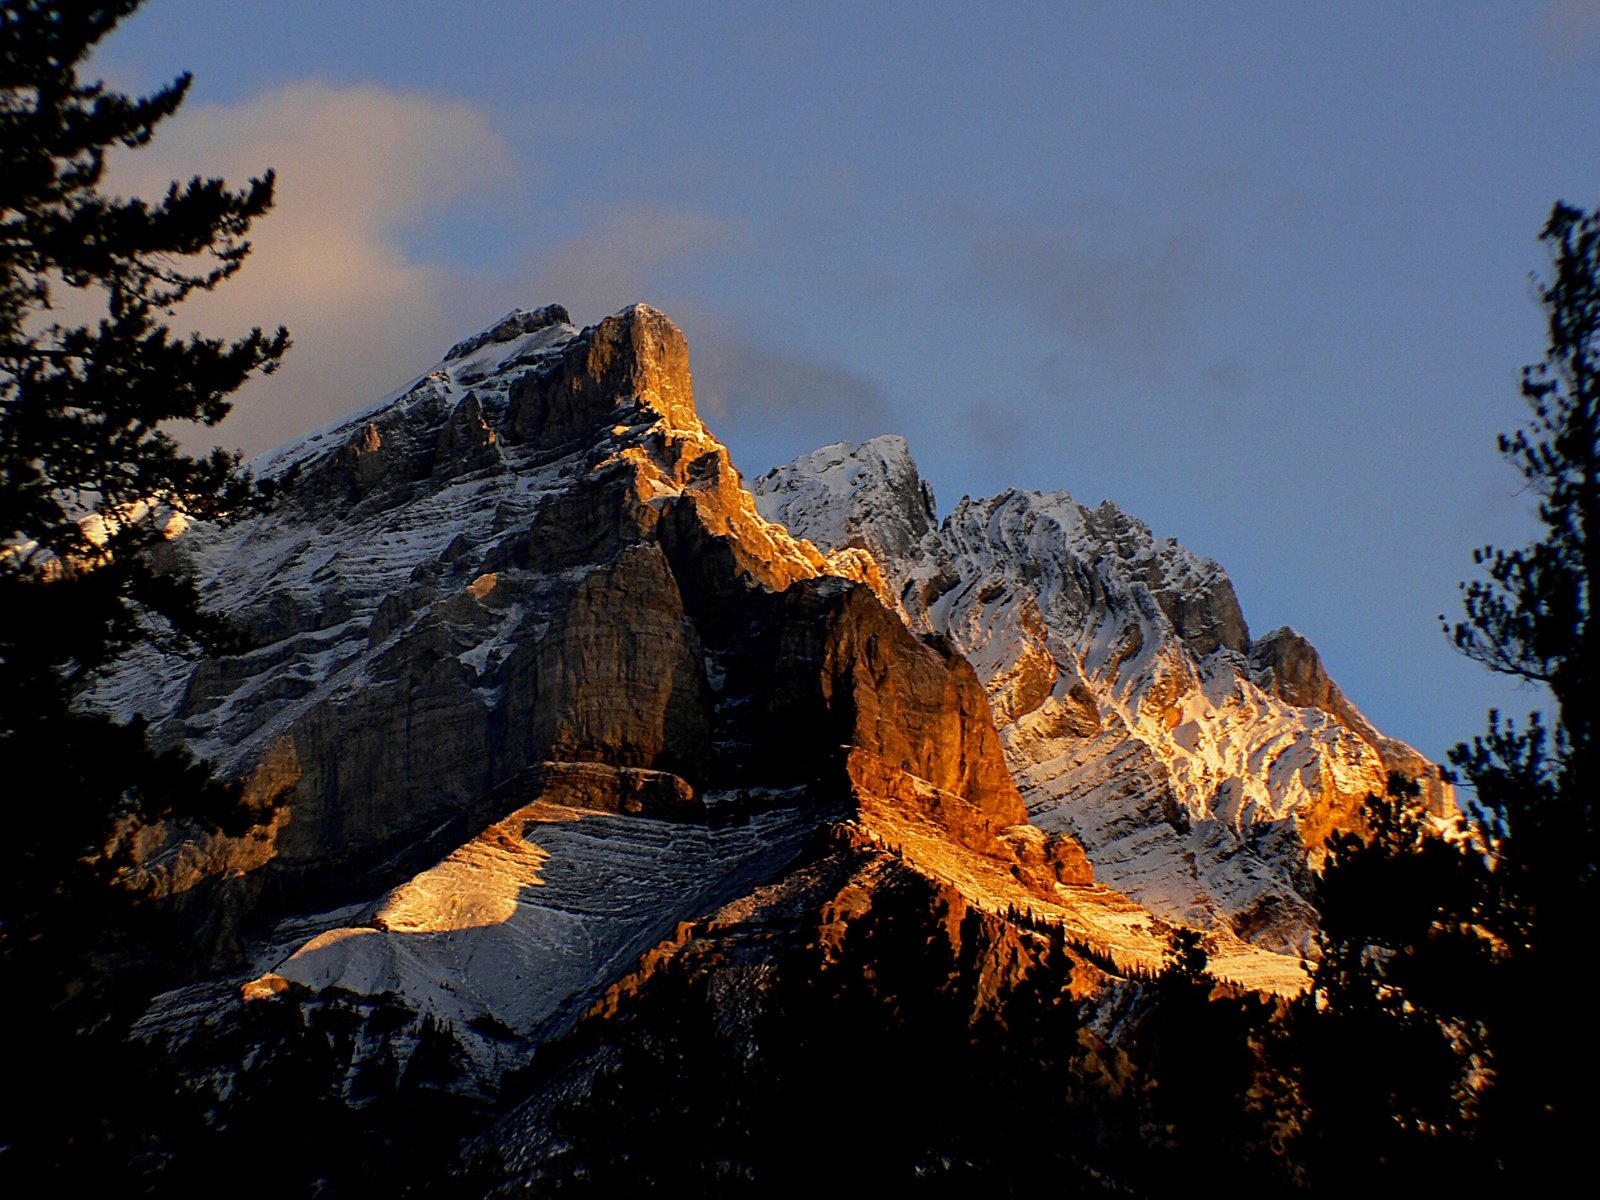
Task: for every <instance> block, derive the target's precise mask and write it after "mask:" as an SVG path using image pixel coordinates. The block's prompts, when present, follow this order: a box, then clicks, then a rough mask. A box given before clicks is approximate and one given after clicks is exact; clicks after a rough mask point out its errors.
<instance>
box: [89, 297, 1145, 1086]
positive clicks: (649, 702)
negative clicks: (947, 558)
mask: <svg viewBox="0 0 1600 1200" xmlns="http://www.w3.org/2000/svg"><path fill="white" fill-rule="evenodd" d="M255 467H256V470H257V471H258V472H259V473H260V474H261V475H262V476H264V477H265V478H267V479H271V480H276V481H279V483H280V484H281V485H282V493H281V496H280V498H279V500H278V501H277V502H276V504H275V506H274V507H273V509H272V510H271V511H270V512H268V513H266V514H264V515H262V516H260V517H258V518H254V519H252V520H250V521H247V522H244V523H242V524H239V525H236V526H233V527H231V528H228V529H226V530H219V529H216V528H213V527H209V526H207V525H205V524H204V523H202V522H195V523H193V524H192V526H191V527H190V528H189V529H188V530H187V531H186V532H185V533H184V535H183V536H182V537H181V538H179V539H177V540H176V541H175V542H173V543H172V545H173V547H174V550H173V553H175V554H178V555H181V556H183V557H184V558H185V559H187V562H188V565H189V566H190V567H191V569H193V570H194V571H195V572H196V573H197V574H198V576H199V577H200V578H201V579H203V580H206V581H207V582H206V585H205V595H206V599H207V601H208V603H209V604H211V605H213V606H215V607H216V608H218V609H220V610H223V611H226V612H228V613H230V614H232V615H233V616H234V617H235V619H236V620H237V621H238V622H239V623H240V624H241V625H242V626H243V628H244V629H245V630H246V631H247V632H248V633H249V634H250V635H252V636H253V638H254V639H255V641H256V643H257V645H256V648H255V649H254V650H252V651H251V652H250V653H248V654H244V655H239V656H235V657H229V658H223V659H217V660H210V661H205V662H201V663H198V664H195V663H190V662H185V661H182V660H178V659H158V658H155V657H153V656H152V657H146V658H143V659H140V660H138V661H135V662H131V663H129V664H127V666H126V668H125V669H124V670H122V671H121V672H120V673H119V674H118V675H117V676H116V677H115V678H113V679H112V680H111V681H109V682H108V684H107V685H106V686H105V688H104V689H103V690H102V692H101V694H100V697H99V698H100V702H101V703H103V704H105V705H106V706H108V707H111V708H114V709H116V710H118V711H121V712H124V713H132V712H140V713H143V714H146V715H147V716H149V717H150V718H151V719H152V721H153V722H154V723H155V724H156V726H157V727H158V731H159V734H160V736H163V737H167V738H173V739H176V738H178V737H183V738H186V739H187V740H189V741H190V743H191V744H192V745H193V746H194V747H195V748H196V750H197V751H198V752H200V753H201V754H203V755H205V756H207V757H209V758H211V759H213V760H214V761H215V762H217V763H218V764H219V765H220V766H221V768H222V769H223V770H224V771H225V772H231V773H234V774H237V775H242V776H245V777H247V778H250V779H252V781H253V782H252V785H251V786H252V787H253V788H254V789H255V790H256V791H257V792H259V793H261V794H262V797H263V800H262V804H263V806H264V810H266V809H271V806H272V804H273V803H276V805H277V808H276V809H273V810H272V813H271V820H270V823H264V824H263V826H262V828H261V829H260V830H258V831H256V833H255V834H254V835H253V840H251V841H250V843H249V845H248V847H247V848H246V849H248V853H245V852H244V851H243V850H241V849H240V848H238V847H237V846H235V845H234V844H233V843H231V842H227V841H226V840H223V841H222V842H220V843H219V842H218V841H217V839H215V838H211V839H207V838H204V837H200V838H196V837H193V836H188V835H186V833H185V831H183V830H172V829H165V830H147V831H143V833H142V834H141V847H142V848H143V849H144V850H145V852H146V858H145V867H146V873H147V876H148V878H149V879H150V880H151V881H152V883H153V884H154V885H155V886H156V887H157V890H158V891H164V892H165V893H167V894H169V895H176V894H180V893H181V894H183V895H186V896H189V897H190V900H189V903H191V904H193V905H194V906H195V907H197V908H208V909H210V910H212V911H217V912H223V913H226V914H227V918H226V924H227V929H226V930H221V931H216V932H217V936H216V938H215V941H216V944H218V945H223V946H232V947H237V946H241V945H242V946H244V953H245V955H246V957H248V958H249V959H250V961H251V968H250V970H249V971H247V972H246V976H245V977H246V979H247V980H248V981H249V982H248V987H247V989H246V993H245V994H246V995H248V996H250V997H252V998H258V999H259V998H271V997H279V996H283V995H289V994H294V995H303V994H305V993H304V989H310V990H311V991H312V992H315V991H318V990H321V989H325V988H330V987H331V988H339V989H343V990H344V991H347V992H354V993H356V994H359V995H374V996H375V995H382V994H385V993H393V994H395V995H397V996H398V997H400V999H401V1000H402V1002H403V1003H405V1004H406V1005H408V1006H409V1007H411V1008H412V1009H413V1010H414V1011H417V1012H426V1013H428V1014H430V1015H433V1016H435V1017H437V1018H439V1019H442V1020H446V1021H449V1022H450V1023H451V1024H452V1026H453V1027H454V1028H456V1029H457V1031H458V1033H459V1034H460V1035H461V1036H462V1037H464V1038H465V1039H466V1040H467V1041H468V1042H469V1049H470V1050H471V1053H472V1054H473V1055H474V1058H475V1062H476V1064H477V1066H478V1067H479V1068H480V1069H481V1070H482V1071H483V1072H485V1073H486V1075H487V1076H489V1077H492V1076H493V1075H494V1074H495V1073H496V1072H498V1071H501V1070H503V1069H506V1068H508V1067H510V1066H514V1065H516V1062H517V1056H518V1055H519V1054H521V1055H525V1054H526V1052H527V1050H528V1047H529V1046H531V1045H532V1044H535V1043H537V1042H539V1041H541V1040H544V1039H547V1038H548V1037H551V1036H555V1035H557V1034H558V1033H559V1032H561V1030H562V1029H564V1028H565V1027H566V1026H567V1025H568V1024H570V1023H571V1021H573V1020H575V1019H576V1017H577V1016H578V1015H579V1014H580V1013H581V1012H582V1010H583V1008H584V1006H585V1005H586V1004H588V1003H590V1002H592V1001H593V999H594V998H595V997H596V996H597V995H598V994H599V992H600V990H601V989H603V988H604V987H606V986H608V985H609V984H610V983H611V982H612V981H614V980H615V979H616V978H617V977H618V976H619V975H620V974H621V973H622V972H623V971H625V970H627V969H628V967H629V966H630V964H631V963H632V961H633V960H634V959H636V958H637V957H638V956H639V954H641V953H642V952H643V951H644V950H645V949H647V948H648V947H650V946H651V945H653V944H655V943H656V942H657V941H659V940H660V939H662V938H664V937H666V936H668V935H669V934H670V933H671V932H672V930H673V929H674V928H675V927H676V925H677V924H678V923H679V922H681V921H685V920H689V919H693V918H695V917H697V916H700V915H703V914H704V913H705V912H707V911H710V910H712V909H714V908H716V907H717V906H719V905H724V904H727V903H729V902H731V901H733V900H735V899H736V898H737V897H739V896H741V895H744V894H747V893H748V892H749V891H750V890H751V889H752V888H754V887H755V886H757V885H758V884H760V883H763V882H765V881H769V880H771V879H773V878H776V877H778V876H779V875H781V874H782V872H783V871H784V870H785V869H787V868H788V867H789V866H790V865H791V864H792V863H794V862H795V861H796V860H797V859H800V858H804V857H805V855H807V854H809V853H814V852H815V844H816V842H817V839H818V837H819V835H820V834H821V833H822V831H823V830H825V829H826V828H827V827H828V826H829V825H831V824H832V823H834V822H837V821H841V820H843V821H848V822H854V823H856V825H857V827H858V828H860V829H863V830H868V831H869V832H864V833H862V834H861V836H863V837H868V838H871V837H873V836H880V837H881V838H882V839H883V840H885V841H886V842H887V841H893V843H894V844H895V845H896V846H900V845H901V844H902V843H904V844H908V845H910V846H911V849H910V850H906V851H904V852H905V853H907V854H910V855H912V856H914V857H918V861H919V862H920V863H921V864H922V865H923V867H924V869H926V870H927V871H928V872H929V873H931V874H934V875H941V873H942V874H943V875H944V876H950V877H952V878H954V877H956V876H960V877H961V878H967V879H970V880H980V879H990V877H991V876H992V877H993V879H992V881H991V882H990V883H987V884H984V885H983V886H984V887H985V888H987V891H986V892H985V894H986V895H988V896H989V897H990V900H991V902H992V903H993V904H995V905H997V906H1001V907H1003V906H1004V904H1008V903H1018V904H1019V907H1020V906H1021V903H1022V902H1024V901H1028V898H1029V897H1032V898H1033V901H1032V902H1036V903H1038V904H1040V905H1044V904H1046V903H1052V904H1056V905H1057V906H1058V907H1060V906H1062V905H1065V904H1067V903H1068V901H1069V900H1070V899H1071V897H1072V895H1073V889H1079V890H1084V889H1090V888H1091V887H1092V881H1093V869H1092V867H1091V866H1090V864H1089V863H1088V861H1087V860H1086V859H1085V857H1084V855H1083V853H1082V850H1081V848H1080V847H1078V846H1077V845H1076V843H1075V842H1073V840H1072V839H1071V837H1070V836H1067V835H1064V834H1060V833H1058V832H1052V831H1038V830H1034V829H1032V827H1031V826H1029V825H1027V819H1028V818H1027V811H1026V808H1025V806H1024V804H1023V800H1022V796H1021V794H1020V793H1019V791H1018V789H1017V786H1016V783H1015V782H1014V781H1013V779H1012V776H1011V773H1010V772H1009V770H1008V769H1007V765H1006V758H1005V752H1004V750H1003V747H1002V745H1001V741H1000V738H999V735H998V733H997V731H996V728H995V724H994V721H993V718H992V715H991V710H990V706H989V702H988V698H987V694H986V692H985V689H984V686H983V684H982V683H981V682H980V680H979V678H978V676H977V674H976V673H975V672H974V670H973V668H972V666H971V665H970V664H969V663H968V662H967V661H966V660H965V659H964V658H963V657H962V656H961V655H959V654H958V653H956V651H955V650H954V649H953V648H952V646H951V645H950V643H949V642H948V641H946V640H944V639H941V638H936V637H927V636H919V635H918V634H917V633H914V632H913V631H912V630H911V629H909V628H908V627H907V625H906V623H905V622H904V621H903V619H902V618H901V616H900V615H899V614H898V612H897V611H896V610H895V609H894V607H893V606H892V599H891V602H890V603H889V604H886V603H885V600H884V598H883V597H884V596H886V595H887V594H888V593H887V591H886V586H887V585H886V584H885V581H884V578H883V575H882V573H881V571H880V570H879V567H878V563H877V560H876V559H875V558H874V557H873V556H872V555H870V554H868V553H866V552H863V551H861V550H859V549H853V548H843V549H841V550H840V551H839V552H838V553H834V554H824V553H823V552H821V551H819V550H818V549H817V548H816V547H815V546H813V545H812V544H811V543H810V542H807V541H804V540H799V539H797V538H795V537H794V536H792V535H791V534H790V533H789V531H788V530H786V529H785V528H784V527H783V526H781V525H778V524H774V523H772V522H770V521H768V520H767V519H765V518H763V517H762V516H761V515H760V514H759V512H758V511H757V509H756V507H755V503H754V500H753V498H752V496H751V494H750V493H749V492H748V491H747V490H746V489H745V488H744V486H743V484H742V482H741V480H740V477H739V475H738V473H737V472H736V471H735V470H734V468H733V467H732V465H731V463H730V462H729V460H728V455H727V452H726V450H725V449H724V448H723V447H722V446H721V444H720V443H718V442H717V441H716V440H715V439H714V438H713V437H712V436H711V435H710V434H709V433H708V432H707V431H706V429H705V428H704V427H703V426H702V424H701V422H700V420H699V418H698V416H697V415H696V413H695V409H694V405H693V395H692V383H691V376H690V369H689V354H688V348H687V346H686V345H685V343H684V339H683V337H682V335H681V334H680V333H679V331H678V330H677V328H676V327H675V326H673V325H672V324H671V322H669V321H668V320H667V319H666V318H665V317H664V316H663V315H662V314H661V313H659V312H657V311H655V310H654V309H651V308H649V307H646V306H643V305H640V306H635V307H633V308H629V309H627V310H625V311H623V312H621V313H618V314H617V315H615V316H613V317H610V318H608V319H607V320H605V321H602V322H601V323H600V324H598V325H597V326H593V327H590V328H587V329H582V330H580V329H577V328H575V327H573V326H572V325H571V324H570V323H569V322H568V321H567V319H566V314H565V312H564V310H561V309H560V308H558V307H547V308H543V309H536V310H528V311H521V312H517V313H513V314H511V315H510V316H508V317H507V318H506V319H505V320H504V321H502V322H500V323H498V324H497V325H496V326H495V327H493V328H492V329H490V330H487V331H485V332H484V333H482V334H479V335H476V336H474V337H472V338H468V339H466V340H465V341H463V342H461V343H460V344H458V345H457V346H456V347H455V348H454V349H452V350H451V351H450V352H449V354H448V355H447V356H446V358H445V359H444V360H443V361H442V362H441V363H440V365H439V366H438V367H437V368H435V369H434V370H433V371H431V372H429V373H428V374H426V375H425V376H424V377H422V378H421V379H419V380H417V381H416V382H415V383H413V384H412V385H410V386H409V387H406V388H404V389H402V390H401V391H399V392H397V393H395V394H394V395H391V396H389V397H386V398H385V399H383V400H382V401H380V402H379V403H377V404H375V405H373V406H371V407H370V408H369V409H367V410H366V411H364V412H361V413H358V414H356V415H354V416H352V417H350V418H348V419H346V420H344V421H342V422H340V423H338V424H337V425H334V426H332V427H329V428H328V429H325V430H322V431H319V432H317V433H314V434H312V435H310V436H308V437H306V438H304V439H302V440H301V441H299V442H296V443H294V444H292V445H290V446H287V447H285V448H283V449H281V450H279V451H276V452H274V453H271V454H268V455H266V456H263V457H262V458H261V459H260V460H258V461H257V463H256V464H255ZM871 830H877V831H878V832H877V834H873V833H872V832H870V831H871ZM913 843H914V844H913ZM919 847H920V849H919ZM973 886H977V885H976V884H973ZM1097 896H1098V898H1097V899H1096V901H1095V903H1097V904H1101V905H1102V906H1103V905H1104V903H1105V902H1106V897H1105V896H1104V895H1099V894H1097ZM1001 897H1005V899H1004V900H1002V899H1001ZM196 898H203V899H196ZM1117 904H1125V902H1123V901H1121V900H1120V898H1113V900H1112V905H1113V907H1115V905H1117ZM335 906H339V907H337V909H335ZM323 909H326V910H329V911H328V915H327V916H325V917H323V916H317V915H315V914H316V913H317V912H318V911H319V910H323ZM1119 911H1120V910H1119ZM274 921H283V922H286V923H285V924H283V925H282V926H281V927H280V928H279V929H278V931H277V932H275V933H272V934H271V935H270V936H268V934H267V929H268V927H269V926H270V925H271V924H272V922H274ZM223 934H225V935H226V936H222V935H223ZM1141 936H1143V937H1144V938H1146V940H1150V939H1151V938H1155V941H1154V942H1152V945H1155V944H1156V943H1158V942H1159V938H1158V937H1156V935H1153V934H1151V933H1150V932H1149V931H1148V930H1145V932H1144V933H1143V934H1142V935H1141ZM252 939H253V940H252ZM263 947H265V949H264V948H263ZM275 948H276V949H275ZM1147 949H1148V947H1147ZM1152 953H1153V954H1155V955H1156V956H1157V957H1158V954H1159V950H1158V949H1157V950H1155V951H1152ZM241 969H242V968H241ZM198 994H199V993H195V992H193V991H192V990H191V991H189V992H186V993H184V994H183V995H182V996H177V997H173V998H169V1002H168V1003H167V1010H168V1015H169V1016H170V1015H173V1014H176V1013H177V1012H178V1011H179V1010H180V1009H181V1010H183V1011H185V1012H192V1011H195V1010H197V1009H198V1008H200V1007H202V1005H201V1002H200V1001H199V1000H197V999H196V996H197V995H198ZM232 994H233V995H234V996H235V997H236V996H237V995H238V987H237V982H235V983H234V984H233V985H232ZM162 1019H163V1018H162V1016H161V1014H160V1013H157V1014H155V1015H153V1017H152V1021H153V1022H154V1024H156V1025H159V1024H161V1021H162ZM484 1030H489V1031H491V1032H488V1033H485V1032H483V1031H484ZM474 1031H476V1032H474Z"/></svg>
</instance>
